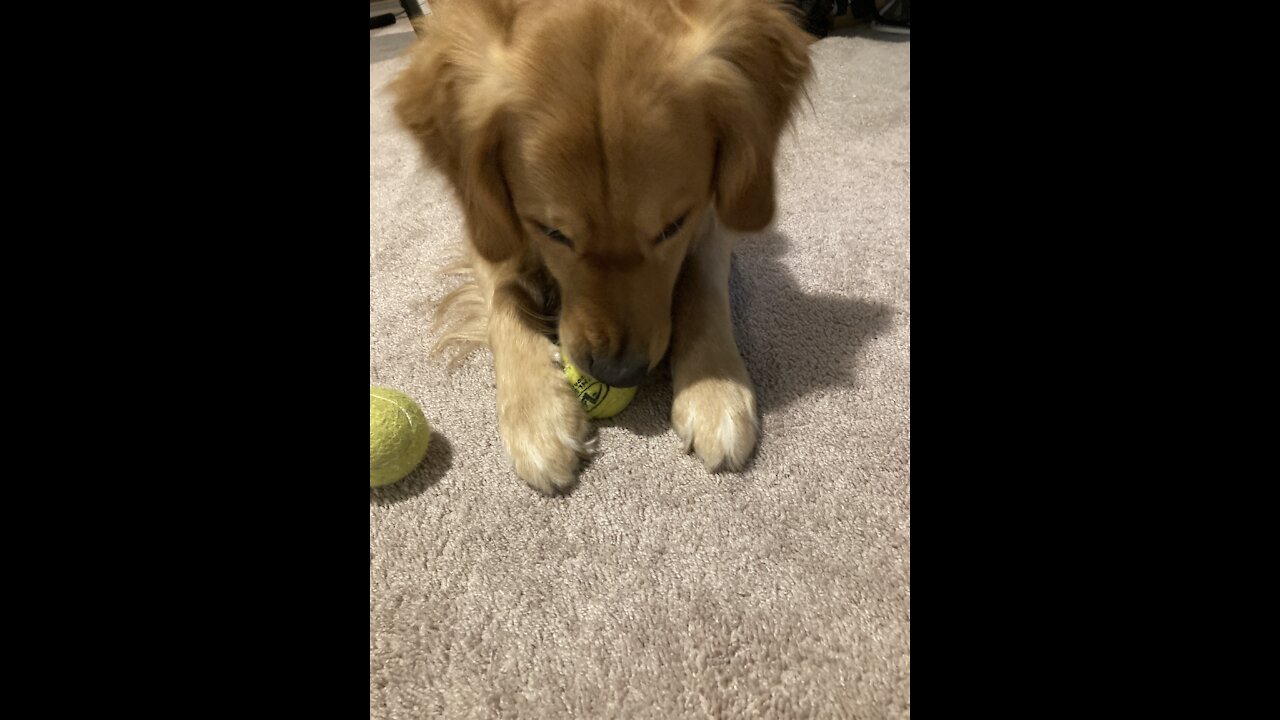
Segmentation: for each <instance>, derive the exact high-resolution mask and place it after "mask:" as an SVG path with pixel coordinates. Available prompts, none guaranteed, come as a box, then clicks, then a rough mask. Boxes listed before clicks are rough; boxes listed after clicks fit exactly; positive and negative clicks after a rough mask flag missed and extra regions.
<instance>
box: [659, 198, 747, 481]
mask: <svg viewBox="0 0 1280 720" xmlns="http://www.w3.org/2000/svg"><path fill="white" fill-rule="evenodd" d="M707 226H708V227H709V230H708V231H707V234H706V235H704V236H703V237H701V238H700V239H699V242H698V243H697V245H696V246H695V247H694V249H693V250H692V252H691V253H690V255H689V257H688V258H687V259H686V260H685V265H684V268H683V270H682V271H681V275H680V280H679V281H678V283H677V285H676V296H675V308H674V318H673V320H674V325H673V327H672V346H671V377H672V384H673V385H674V392H675V397H674V402H673V403H672V407H671V424H672V425H673V426H674V427H675V430H676V434H678V435H679V436H680V439H681V440H683V441H684V446H685V451H686V452H687V451H689V450H690V449H692V450H693V451H694V452H695V453H697V454H698V457H699V458H701V460H702V463H703V464H704V465H705V466H706V468H707V469H708V470H711V471H714V470H717V469H720V468H728V469H731V470H738V469H741V468H742V466H743V465H744V464H745V463H746V461H747V459H748V458H749V457H750V456H751V451H752V450H753V449H754V448H755V445H756V438H757V436H758V435H759V422H758V421H757V419H756V397H755V391H754V390H753V389H752V387H751V378H750V377H749V376H748V375H747V368H746V366H745V365H743V363H742V355H741V354H739V352H738V346H737V344H736V343H735V342H734V340H733V321H732V316H731V315H730V314H729V256H730V255H731V254H732V252H733V245H734V242H735V241H734V239H733V238H730V237H729V236H728V235H727V234H726V233H724V232H722V231H720V230H719V228H716V227H715V221H714V218H709V219H708V220H707Z"/></svg>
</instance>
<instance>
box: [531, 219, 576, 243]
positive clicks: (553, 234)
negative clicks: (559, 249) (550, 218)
mask: <svg viewBox="0 0 1280 720" xmlns="http://www.w3.org/2000/svg"><path fill="white" fill-rule="evenodd" d="M538 227H539V228H541V229H542V234H543V235H546V236H547V237H549V238H551V239H552V240H555V241H556V242H558V243H560V244H561V245H565V246H567V247H573V241H572V240H570V239H569V238H567V237H565V236H564V233H562V232H560V231H559V230H557V229H555V228H549V227H547V226H546V225H543V224H541V223H539V224H538Z"/></svg>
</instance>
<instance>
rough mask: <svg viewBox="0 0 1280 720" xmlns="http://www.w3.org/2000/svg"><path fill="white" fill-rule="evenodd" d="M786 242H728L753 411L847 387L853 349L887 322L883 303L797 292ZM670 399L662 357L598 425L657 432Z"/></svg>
mask: <svg viewBox="0 0 1280 720" xmlns="http://www.w3.org/2000/svg"><path fill="white" fill-rule="evenodd" d="M790 245H791V243H790V240H788V239H787V237H786V236H785V235H782V234H781V233H778V232H768V233H764V234H761V235H754V236H749V237H746V238H744V239H743V240H742V241H741V242H740V243H739V244H738V246H737V248H735V249H734V252H733V265H732V266H731V268H730V274H729V293H730V303H731V307H732V311H733V324H734V331H735V334H736V336H737V340H738V348H739V349H740V350H741V351H742V357H743V360H744V361H745V362H746V365H747V371H748V372H749V373H750V375H751V380H752V382H753V383H755V388H756V402H757V404H758V406H759V410H760V414H761V415H765V414H768V413H772V412H775V411H779V410H783V409H785V408H787V407H790V406H791V405H793V404H795V403H797V402H803V401H806V400H808V399H810V398H812V397H814V396H817V395H819V394H820V393H822V392H824V391H826V390H828V389H830V388H835V387H852V386H854V385H855V384H856V380H857V378H856V368H857V360H858V356H859V353H860V351H861V350H862V348H863V347H864V346H865V345H866V344H867V343H868V342H869V341H870V340H872V339H874V338H876V337H878V336H879V335H881V334H882V333H884V332H886V331H887V330H888V329H889V328H890V326H891V325H892V318H893V313H894V309H893V308H892V307H891V306H888V305H884V304H881V303H876V302H871V301H868V300H863V299H861V298H858V297H849V296H843V295H822V294H807V293H805V292H804V290H802V289H801V287H800V283H799V282H797V280H796V278H795V276H794V275H793V274H792V272H791V271H790V270H789V269H788V268H787V267H786V266H785V265H783V264H782V263H781V262H780V261H779V258H781V257H782V256H783V255H785V254H786V252H787V250H788V248H789V247H790ZM814 261H815V262H820V261H821V258H816V257H815V259H814ZM854 292H856V289H855V291H854ZM671 398H672V395H671V368H670V365H669V361H668V360H664V361H663V362H662V364H661V365H659V366H658V367H657V368H655V369H654V371H653V372H652V373H650V374H649V377H648V378H646V379H645V382H644V383H642V384H641V386H640V392H639V394H638V395H637V397H636V399H635V401H634V402H633V403H632V405H631V407H629V408H628V409H627V410H626V412H623V413H621V414H619V415H618V417H617V418H615V419H613V420H610V421H606V424H611V425H616V426H618V427H622V428H626V429H628V430H630V431H632V432H635V433H637V434H639V435H644V436H654V435H661V434H662V433H664V432H667V431H668V430H670V428H671Z"/></svg>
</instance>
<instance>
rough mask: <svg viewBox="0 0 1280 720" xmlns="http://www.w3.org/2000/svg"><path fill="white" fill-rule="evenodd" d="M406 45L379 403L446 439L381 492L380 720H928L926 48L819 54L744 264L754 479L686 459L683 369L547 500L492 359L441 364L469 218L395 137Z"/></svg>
mask: <svg viewBox="0 0 1280 720" xmlns="http://www.w3.org/2000/svg"><path fill="white" fill-rule="evenodd" d="M407 30H408V27H407V25H405V24H404V21H403V20H401V22H400V23H398V24H397V26H396V27H392V28H387V29H386V31H380V32H378V33H373V34H371V38H370V65H369V108H370V125H369V152H370V163H369V288H370V289H369V382H370V384H373V385H385V386H390V387H394V388H398V389H399V390H402V391H404V392H405V393H407V394H409V395H410V396H412V397H414V398H416V399H417V400H418V402H419V403H420V404H421V405H422V408H423V410H424V411H425V413H426V416H427V418H428V419H429V421H430V422H431V424H432V426H433V427H434V429H435V431H436V436H435V439H434V440H433V444H432V446H431V449H430V451H429V452H428V454H427V459H426V461H425V462H424V463H423V465H422V466H421V467H420V468H419V469H418V470H416V471H415V472H414V473H413V474H412V475H410V476H409V477H408V478H406V479H405V480H403V481H402V482H400V483H398V484H396V485H392V486H388V487H385V488H380V489H378V490H370V493H369V706H370V716H371V717H373V718H423V717H447V718H472V717H475V718H482V717H525V718H561V717H576V718H613V717H618V718H650V717H651V718H676V717H726V718H741V717H857V718H902V717H910V707H911V705H910V665H911V654H910V628H911V612H910V600H911V564H910V549H911V521H910V511H911V492H910V445H911V429H910V380H911V365H910V349H911V333H910V327H911V299H910V290H911V286H910V269H911V263H910V189H911V162H910V119H911V113H910V77H911V74H910V68H911V64H910V42H909V41H903V40H902V39H901V38H897V37H892V36H889V37H884V36H879V35H872V34H868V33H866V32H861V33H857V32H855V33H851V34H848V35H846V36H842V37H830V38H826V39H824V40H820V41H818V42H815V43H814V44H813V46H812V54H813V58H814V67H815V77H814V80H813V82H812V84H811V85H810V88H809V95H810V98H811V104H810V103H807V102H806V103H803V105H802V114H801V115H800V117H799V118H798V119H797V122H796V124H795V130H794V132H790V133H789V134H788V135H787V136H786V137H785V138H784V140H783V144H782V150H781V158H780V164H779V167H778V174H779V184H780V192H779V203H778V205H779V212H778V215H777V219H776V223H775V227H774V229H772V230H770V231H767V232H764V233H761V234H758V235H753V236H748V237H746V238H744V239H743V241H742V242H741V244H740V245H739V247H738V250H737V252H736V255H735V261H734V262H735V265H734V269H733V275H732V293H733V295H732V298H733V310H734V319H735V322H736V327H737V332H738V340H739V345H740V347H741V349H742V352H743V355H744V357H745V359H746V363H747V367H748V369H749V370H750V372H751V375H752V377H753V379H754V381H755V384H756V389H757V392H758V397H759V406H760V411H761V419H762V439H761V442H760V446H759V449H758V451H757V454H756V456H755V458H754V460H753V461H752V463H751V464H750V466H749V467H748V469H747V470H746V471H745V472H742V473H740V474H716V475H711V474H708V473H707V472H705V471H704V470H703V468H702V465H701V464H700V463H699V462H698V460H697V459H696V458H695V457H693V456H691V455H685V454H683V453H682V452H681V446H680V442H679V440H678V439H677V438H676V435H675V433H674V432H673V431H672V430H671V427H670V423H669V420H668V415H669V413H670V410H671V388H670V373H669V370H668V369H667V368H666V366H665V364H664V365H663V366H661V367H660V368H659V369H658V370H656V371H655V372H654V373H653V374H652V375H651V376H650V378H649V379H648V380H647V381H646V382H645V384H644V385H642V386H641V390H640V394H639V396H638V397H637V398H636V400H635V402H634V403H633V404H632V406H631V407H630V408H628V409H627V410H626V411H625V412H623V413H622V414H620V415H618V416H617V417H616V418H614V419H612V420H609V421H603V422H599V423H598V427H599V448H600V452H599V454H598V456H597V457H596V458H595V459H594V461H592V462H591V463H590V465H589V466H588V467H587V468H586V469H585V471H584V472H583V473H582V476H581V483H580V484H579V486H578V488H577V489H576V490H575V491H574V492H573V493H572V494H570V495H568V496H566V497H560V498H555V499H548V498H545V497H542V496H540V495H538V494H537V493H535V492H534V491H533V490H531V489H530V488H529V487H527V486H526V485H525V484H524V483H523V482H521V481H520V480H519V479H518V478H517V477H516V476H515V475H514V473H513V472H512V471H511V470H510V469H509V466H508V461H507V459H506V456H505V454H504V452H503V448H502V443H501V441H500V440H499V438H498V433H497V430H496V426H495V422H496V419H495V410H494V381H493V374H492V361H491V359H490V358H489V356H488V355H487V354H482V353H477V354H475V355H473V356H471V358H470V359H469V360H468V361H466V362H464V363H463V364H462V365H461V367H460V368H459V369H457V370H456V371H454V372H453V373H452V374H449V373H446V372H445V368H444V367H443V364H442V363H438V362H435V361H432V360H430V358H429V349H430V346H431V344H432V342H433V341H434V339H435V331H434V330H433V328H432V326H431V322H430V312H431V311H432V309H433V307H434V304H435V302H436V301H437V300H438V299H440V298H441V297H442V296H443V295H444V294H445V293H446V292H447V291H448V290H449V289H450V288H451V287H453V284H454V282H455V280H453V279H449V278H442V277H438V276H437V275H436V274H435V271H436V270H437V268H438V267H439V266H440V265H441V264H442V263H443V262H444V261H445V260H446V259H447V258H448V257H449V256H450V254H451V253H452V252H453V251H454V247H455V243H457V242H458V241H459V240H460V239H461V237H462V235H461V234H462V218H461V215H460V214H459V212H458V210H457V209H456V207H455V205H454V203H453V200H452V198H451V197H450V195H449V193H448V192H447V191H446V188H445V187H444V185H443V183H442V181H441V180H440V179H439V178H438V177H436V176H434V175H432V174H430V173H429V172H428V171H426V170H424V169H423V168H422V163H421V162H420V160H419V154H418V152H417V150H416V148H415V146H413V145H412V144H411V141H410V139H409V137H408V136H407V135H406V134H405V133H404V132H403V131H402V130H400V129H399V127H398V126H397V125H396V123H395V121H394V119H393V117H392V113H391V98H390V97H389V96H388V94H387V93H386V92H385V89H386V85H387V83H388V81H389V80H390V79H391V78H392V77H393V76H394V74H395V73H396V72H397V71H398V70H399V69H400V68H402V67H403V62H404V61H403V59H402V58H401V57H400V54H401V53H402V52H403V50H404V48H405V47H407V46H408V45H409V43H410V42H412V40H413V35H412V33H407V32H406V31H407Z"/></svg>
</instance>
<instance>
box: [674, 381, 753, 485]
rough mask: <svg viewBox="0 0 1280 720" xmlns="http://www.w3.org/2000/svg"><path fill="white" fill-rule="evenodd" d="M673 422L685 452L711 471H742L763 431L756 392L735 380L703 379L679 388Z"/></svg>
mask: <svg viewBox="0 0 1280 720" xmlns="http://www.w3.org/2000/svg"><path fill="white" fill-rule="evenodd" d="M671 424H672V426H673V427H674V428H675V431H676V434H677V435H678V436H679V437H680V440H681V441H682V442H683V443H684V449H685V452H689V451H693V452H694V453H696V454H697V456H698V458H699V459H701V460H702V464H703V465H704V466H705V467H706V468H707V470H708V471H710V472H715V471H717V470H722V469H723V470H741V469H742V468H743V466H745V465H746V463H747V460H749V459H750V458H751V452H752V451H753V450H754V449H755V446H756V440H757V438H758V437H759V434H760V425H759V422H758V420H757V418H756V402H755V393H754V392H752V390H751V388H750V387H748V386H745V385H743V384H741V383H738V382H734V381H732V380H722V379H705V380H699V381H698V382H695V383H693V384H692V385H690V386H688V387H685V388H682V389H681V390H679V391H678V392H677V393H676V396H675V401H674V402H673V403H672V406H671Z"/></svg>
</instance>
